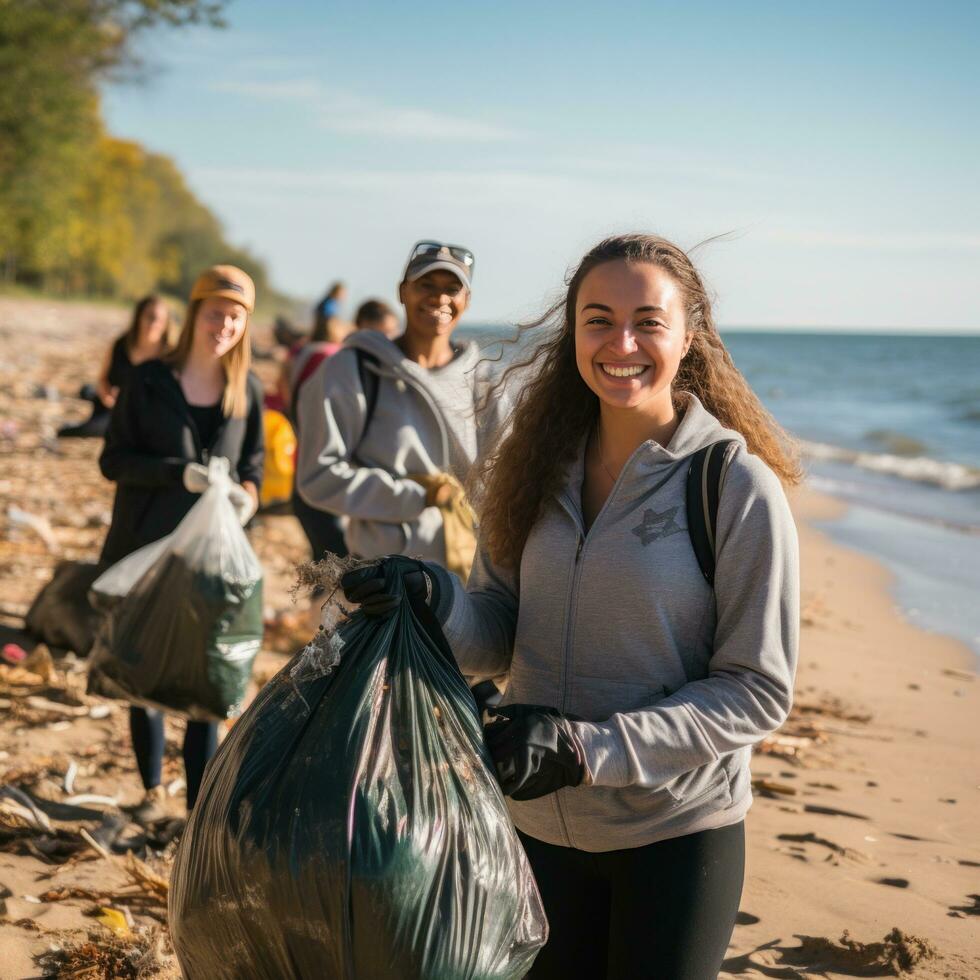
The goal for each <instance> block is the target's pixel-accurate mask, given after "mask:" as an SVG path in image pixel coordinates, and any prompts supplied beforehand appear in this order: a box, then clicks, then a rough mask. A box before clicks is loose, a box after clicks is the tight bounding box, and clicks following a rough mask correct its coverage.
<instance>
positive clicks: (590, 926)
mask: <svg viewBox="0 0 980 980" xmlns="http://www.w3.org/2000/svg"><path fill="white" fill-rule="evenodd" d="M520 838H521V843H522V844H523V845H524V850H525V851H527V856H528V859H529V860H530V862H531V867H532V869H533V870H534V876H535V877H536V878H537V880H538V888H539V889H540V891H541V898H542V900H543V901H544V909H545V912H546V913H547V916H548V924H549V926H550V935H549V939H548V943H547V945H546V946H545V947H544V949H542V950H541V952H540V953H539V954H538V958H537V959H536V960H535V962H534V966H533V967H532V969H531V972H530V973H529V974H528V977H529V978H532V980H551V978H556V980H557V978H560V980H570V978H572V977H583V978H586V977H587V978H588V980H603V978H606V980H647V978H651V980H715V978H716V977H717V976H718V971H719V970H720V969H721V964H722V960H723V959H724V958H725V952H726V950H727V948H728V943H729V941H730V939H731V936H732V930H733V929H734V928H735V916H736V914H737V913H738V903H739V900H740V898H741V897H742V879H743V877H744V872H745V828H744V825H743V824H742V823H737V824H734V825H732V826H730V827H721V828H719V829H718V830H704V831H701V832H700V833H697V834H689V835H688V836H686V837H675V838H673V839H672V840H665V841H658V842H657V843H655V844H648V845H646V846H645V847H635V848H629V849H627V850H622V851H604V852H602V853H599V854H593V853H590V852H588V851H579V850H576V849H574V848H571V847H556V846H555V845H553V844H545V843H543V842H542V841H539V840H535V839H534V838H532V837H528V836H526V835H525V834H520Z"/></svg>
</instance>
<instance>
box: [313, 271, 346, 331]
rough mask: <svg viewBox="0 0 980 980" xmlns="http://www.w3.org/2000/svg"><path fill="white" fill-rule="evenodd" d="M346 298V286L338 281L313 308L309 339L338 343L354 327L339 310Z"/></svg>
mask: <svg viewBox="0 0 980 980" xmlns="http://www.w3.org/2000/svg"><path fill="white" fill-rule="evenodd" d="M346 300H347V286H346V285H344V283H342V282H340V281H338V282H335V283H333V285H331V287H330V288H329V289H328V290H327V294H326V295H325V296H324V297H323V299H321V300H320V302H319V303H317V304H316V306H315V307H314V308H313V332H312V333H311V335H310V339H311V340H313V339H316V340H323V341H328V342H330V343H333V344H339V343H341V342H342V341H343V339H344V338H345V337H346V336H347V335H348V334H349V333H350V332H351V331H352V330H353V329H354V327H353V326H352V325H351V324H350V323H348V322H347V321H346V320H344V319H343V318H342V317H341V315H340V311H341V309H342V308H343V305H344V303H345V301H346Z"/></svg>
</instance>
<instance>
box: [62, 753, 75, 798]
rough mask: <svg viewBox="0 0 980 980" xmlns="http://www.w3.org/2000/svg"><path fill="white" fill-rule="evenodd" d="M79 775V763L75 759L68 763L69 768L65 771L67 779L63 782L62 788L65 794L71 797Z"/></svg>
mask: <svg viewBox="0 0 980 980" xmlns="http://www.w3.org/2000/svg"><path fill="white" fill-rule="evenodd" d="M77 775H78V763H77V762H76V761H75V760H74V759H70V760H69V761H68V768H67V770H65V778H64V780H63V781H62V784H61V787H62V789H64V791H65V793H67V794H68V795H69V796H71V794H72V792H73V791H74V789H75V777H76V776H77Z"/></svg>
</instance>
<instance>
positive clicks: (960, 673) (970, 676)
mask: <svg viewBox="0 0 980 980" xmlns="http://www.w3.org/2000/svg"><path fill="white" fill-rule="evenodd" d="M943 673H944V674H945V675H946V676H947V677H956V678H957V679H958V680H961V681H972V680H974V679H975V678H976V676H977V675H976V674H975V673H974V672H973V671H972V670H961V669H960V668H959V667H944V668H943Z"/></svg>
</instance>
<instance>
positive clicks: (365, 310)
mask: <svg viewBox="0 0 980 980" xmlns="http://www.w3.org/2000/svg"><path fill="white" fill-rule="evenodd" d="M354 326H355V327H356V328H357V329H358V330H377V331H378V332H379V333H383V334H384V335H385V336H386V337H387V338H388V339H389V340H397V339H398V337H399V336H401V332H402V327H401V324H400V323H399V322H398V317H397V316H396V315H395V311H394V310H393V309H392V308H391V307H390V306H389V305H388V304H387V303H385V302H384V301H383V300H380V299H368V300H365V301H364V302H363V303H361V305H360V306H359V307H358V308H357V315H356V316H355V317H354Z"/></svg>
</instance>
